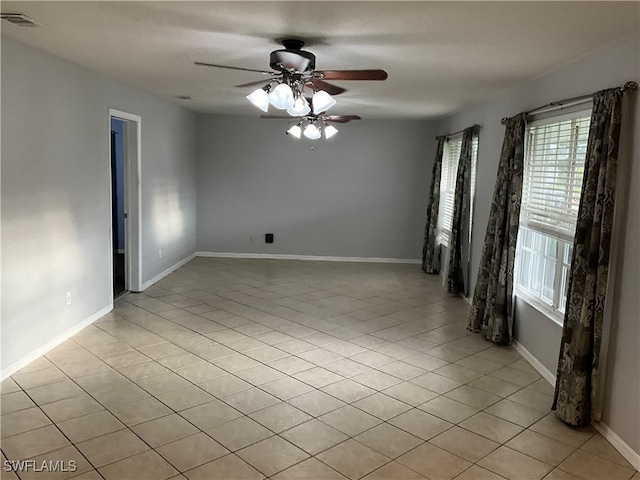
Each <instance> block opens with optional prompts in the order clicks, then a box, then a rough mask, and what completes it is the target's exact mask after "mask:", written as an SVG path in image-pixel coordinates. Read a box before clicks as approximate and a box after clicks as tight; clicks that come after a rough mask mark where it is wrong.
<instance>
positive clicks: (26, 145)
mask: <svg viewBox="0 0 640 480" xmlns="http://www.w3.org/2000/svg"><path fill="white" fill-rule="evenodd" d="M110 107H111V108H116V109H119V110H123V111H125V112H129V113H134V114H138V115H141V116H142V192H143V194H142V212H143V222H142V225H143V229H142V249H143V252H144V254H143V258H142V280H143V281H146V280H149V279H151V278H153V277H154V276H155V275H157V274H159V273H160V272H162V271H164V270H166V269H167V268H169V267H170V266H172V265H174V264H175V263H176V262H178V261H180V260H182V259H184V258H186V257H188V256H189V255H190V254H192V253H193V252H194V250H195V244H196V195H195V188H196V181H195V179H196V162H195V150H194V149H195V133H194V132H195V127H196V116H195V114H193V113H191V112H189V111H187V110H185V109H183V108H180V107H178V106H176V105H173V104H171V103H169V102H167V101H164V100H160V99H159V98H157V97H154V96H152V95H149V94H147V93H144V92H142V91H140V90H137V89H134V88H130V87H128V86H125V85H123V84H121V83H118V82H115V81H113V80H110V79H108V78H105V77H103V76H100V75H97V74H95V73H93V72H91V71H89V70H87V69H84V68H82V67H79V66H77V65H75V64H72V63H69V62H67V61H65V60H62V59H60V58H58V57H54V56H51V55H49V54H46V53H44V52H41V51H38V50H35V49H33V48H31V47H28V46H26V45H23V44H20V43H17V42H15V41H13V40H11V39H9V38H5V37H3V38H2V185H1V187H2V198H1V200H2V280H3V281H2V367H3V368H6V367H8V366H10V365H11V364H13V363H15V362H16V361H18V360H20V359H21V358H23V357H24V356H26V355H28V354H29V353H31V352H33V351H34V350H36V349H38V348H39V347H41V346H43V345H44V344H46V343H47V342H49V341H51V340H52V339H55V338H56V337H58V336H60V335H62V334H64V333H65V332H66V331H68V330H69V329H71V328H72V327H73V326H74V325H77V324H78V323H80V322H82V321H83V320H85V319H87V318H89V317H90V316H91V315H93V314H95V313H96V312H98V311H100V310H101V309H104V308H105V307H107V306H108V305H109V301H110V278H111V271H110V269H109V251H110V250H109V248H110V242H111V237H110V231H109V222H110V218H111V205H110V202H109V190H110V172H109V170H110V166H109V164H110V159H109V139H110V136H109V129H110V125H109V117H108V109H109V108H110ZM159 248H162V249H163V258H162V259H161V260H160V259H158V255H157V252H158V249H159ZM67 291H71V292H72V304H71V306H69V307H67V306H66V302H65V295H66V292H67Z"/></svg>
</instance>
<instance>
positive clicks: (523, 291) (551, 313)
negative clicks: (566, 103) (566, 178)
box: [514, 108, 591, 326]
mask: <svg viewBox="0 0 640 480" xmlns="http://www.w3.org/2000/svg"><path fill="white" fill-rule="evenodd" d="M590 117H591V108H587V109H584V108H582V109H580V110H576V111H574V112H571V113H567V114H563V115H554V116H548V117H546V118H543V119H537V120H534V121H531V122H529V123H528V124H527V130H526V134H525V169H524V172H523V175H524V178H523V187H526V182H527V178H526V175H527V170H528V169H527V165H528V161H529V155H530V151H531V150H530V149H531V148H532V145H530V130H529V129H530V128H531V127H536V126H539V125H544V124H553V123H561V122H564V121H567V120H573V119H582V118H589V120H590ZM588 129H589V125H588V126H587V132H588ZM575 142H576V144H577V142H578V139H577V138H576V139H575ZM576 144H573V145H571V147H570V148H571V149H572V150H574V151H575V148H576ZM574 153H575V152H574ZM571 178H572V181H575V180H576V179H575V174H574V173H573V172H572V177H571ZM581 180H582V176H581V177H580V182H579V187H580V190H581V189H582V182H581ZM524 194H525V192H524V191H523V199H522V202H523V203H522V207H521V213H520V220H521V221H520V225H519V229H518V244H517V246H516V259H515V266H514V267H515V268H514V270H515V275H514V295H515V296H516V297H518V298H520V299H522V300H523V301H525V302H526V303H527V304H529V305H530V306H532V307H533V308H535V309H536V310H538V311H539V312H540V313H542V314H544V315H545V316H547V317H548V318H550V319H551V320H552V321H553V322H555V323H557V324H559V325H560V326H562V324H563V322H564V312H565V309H566V295H567V286H568V282H569V276H570V274H571V260H572V258H571V257H572V254H573V238H571V239H570V240H569V238H568V237H567V236H566V235H563V234H561V233H558V232H555V231H552V230H551V231H550V229H547V228H544V227H543V226H537V225H535V223H531V224H526V223H525V222H522V215H523V209H524V202H525V198H524V197H525V195H524ZM536 227H538V228H536ZM574 229H575V225H574ZM526 231H529V232H531V234H532V236H533V235H534V234H537V235H540V236H542V237H543V238H545V239H553V240H555V241H556V255H555V259H553V261H554V262H555V264H554V276H553V294H552V297H553V298H552V299H551V301H550V302H549V300H548V298H545V297H544V296H543V295H544V294H543V292H544V283H545V273H546V272H545V270H544V269H543V270H542V272H540V273H539V278H538V281H539V283H540V289H539V290H540V291H539V292H538V291H536V290H535V289H532V288H529V287H528V286H526V285H524V284H523V283H521V281H520V280H521V278H522V275H523V272H522V270H521V269H523V268H524V267H523V264H524V258H523V257H524V254H525V252H528V253H529V254H530V255H531V257H530V258H531V259H530V260H529V264H528V265H529V266H530V265H531V264H532V262H533V261H538V262H542V264H543V265H544V264H545V260H547V259H552V258H553V257H551V256H549V255H547V246H546V245H545V251H544V252H540V251H537V250H534V249H533V247H531V246H529V245H527V246H525V245H523V243H524V242H525V240H524V238H525V235H527V232H526ZM548 241H549V240H546V242H547V244H548ZM534 257H537V258H538V259H537V260H534ZM529 275H531V268H529ZM530 279H531V277H529V280H530ZM528 284H529V285H531V282H528Z"/></svg>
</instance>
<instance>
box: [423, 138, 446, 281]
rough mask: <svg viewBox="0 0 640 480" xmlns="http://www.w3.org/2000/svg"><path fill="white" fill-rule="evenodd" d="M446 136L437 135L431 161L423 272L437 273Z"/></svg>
mask: <svg viewBox="0 0 640 480" xmlns="http://www.w3.org/2000/svg"><path fill="white" fill-rule="evenodd" d="M446 139H447V138H446V137H438V138H437V140H438V148H437V150H436V158H435V160H434V161H433V173H432V176H431V188H430V189H429V203H428V206H427V221H426V224H425V226H424V243H423V245H422V270H424V271H425V273H438V272H439V270H440V258H439V252H438V248H437V245H436V236H437V235H438V210H439V208H440V177H441V175H442V155H443V153H444V142H445V141H446Z"/></svg>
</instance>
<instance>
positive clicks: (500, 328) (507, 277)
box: [467, 113, 525, 345]
mask: <svg viewBox="0 0 640 480" xmlns="http://www.w3.org/2000/svg"><path fill="white" fill-rule="evenodd" d="M524 137H525V114H524V113H521V114H518V115H516V116H514V117H511V118H509V119H507V120H506V123H505V136H504V142H503V144H502V152H501V154H500V162H499V164H498V178H497V180H496V187H495V190H494V193H493V201H492V203H491V210H490V213H489V223H488V224H487V231H486V234H485V240H484V245H483V247H482V255H481V257H480V268H479V270H478V279H477V281H476V287H475V291H474V294H473V302H472V304H471V313H470V315H469V324H468V327H467V328H468V329H469V330H471V331H473V332H479V333H481V334H482V335H483V336H484V337H485V338H486V339H488V340H491V341H493V342H495V343H498V344H505V345H508V344H510V343H511V335H512V329H513V301H512V296H513V266H514V263H515V257H516V243H517V240H518V225H519V221H520V204H521V202H522V174H523V163H524Z"/></svg>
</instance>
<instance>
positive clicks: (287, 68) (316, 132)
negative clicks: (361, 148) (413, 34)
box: [194, 39, 387, 139]
mask: <svg viewBox="0 0 640 480" xmlns="http://www.w3.org/2000/svg"><path fill="white" fill-rule="evenodd" d="M282 45H283V46H284V49H280V50H275V51H273V52H271V55H270V58H269V65H270V67H271V68H272V69H273V70H274V71H267V70H255V69H251V68H242V67H232V66H228V65H219V64H215V63H207V62H194V63H195V64H196V65H202V66H205V67H215V68H225V69H230V70H240V71H246V72H254V73H261V74H263V75H267V76H268V77H269V79H268V81H267V84H266V85H263V86H262V87H261V88H258V89H256V90H255V91H253V92H252V93H250V94H249V95H247V99H248V100H249V101H250V102H251V103H253V104H254V105H255V106H257V107H258V108H260V109H261V110H262V111H264V112H268V110H269V105H273V106H274V107H275V108H277V109H280V110H286V111H287V113H288V114H289V115H290V116H291V117H299V118H300V121H299V122H298V123H297V124H296V125H294V126H293V127H291V128H290V129H289V130H288V131H287V133H291V134H292V135H294V136H295V137H297V138H300V133H301V132H303V130H302V127H303V126H305V125H306V127H305V129H304V132H303V133H304V135H305V136H306V137H307V138H311V139H315V138H320V136H321V131H324V134H325V137H326V138H330V137H331V136H333V135H335V134H336V133H337V131H338V130H337V129H336V128H335V127H333V126H331V125H329V124H328V123H329V122H337V123H346V122H349V121H351V120H358V119H360V117H359V116H357V115H332V116H327V115H326V114H325V112H326V111H327V110H329V108H331V107H332V106H333V105H335V104H336V100H335V99H334V98H333V97H332V96H331V95H339V94H341V93H344V92H346V89H344V88H342V87H339V86H337V85H334V84H332V83H329V82H327V81H326V80H385V79H386V78H387V72H385V71H384V70H382V69H369V70H316V57H315V55H314V54H313V53H311V52H308V51H306V50H302V48H303V47H304V41H302V40H299V39H285V40H282ZM263 83H264V80H258V81H253V82H249V83H243V84H241V85H236V87H239V88H244V87H250V86H254V85H260V84H263ZM262 118H279V119H289V120H290V119H291V118H290V117H287V116H278V115H275V116H274V115H263V116H262Z"/></svg>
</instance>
